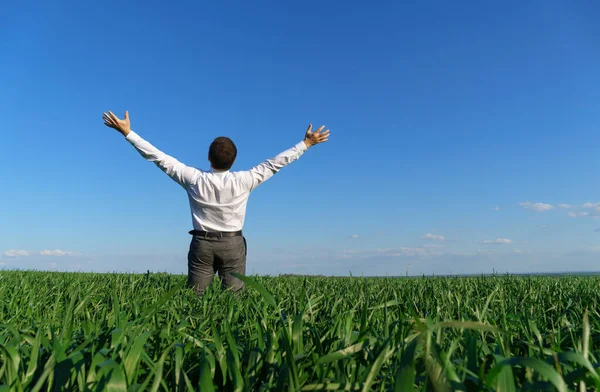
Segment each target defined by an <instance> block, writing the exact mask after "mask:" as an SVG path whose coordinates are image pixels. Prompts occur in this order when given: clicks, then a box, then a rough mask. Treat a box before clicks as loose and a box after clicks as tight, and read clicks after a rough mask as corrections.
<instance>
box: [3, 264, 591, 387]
mask: <svg viewBox="0 0 600 392" xmlns="http://www.w3.org/2000/svg"><path fill="white" fill-rule="evenodd" d="M246 279H248V281H247V289H246V290H245V292H244V293H243V294H241V295H239V296H236V295H234V294H232V293H229V292H222V291H221V290H220V289H219V288H218V286H217V285H216V284H215V285H213V286H212V287H211V288H209V290H208V291H207V293H206V295H205V296H203V297H201V298H199V297H196V296H195V295H194V294H193V293H192V292H190V291H189V290H187V289H186V288H185V287H184V284H185V277H183V276H169V275H160V274H158V275H154V274H150V275H123V274H106V275H101V274H67V273H44V272H19V271H4V272H0V298H1V300H0V391H55V390H90V391H91V390H110V391H138V390H139V391H142V390H144V391H146V390H149V391H158V390H160V391H163V390H164V391H179V390H180V391H184V390H202V391H212V390H225V391H260V390H289V391H292V390H297V391H300V390H304V391H322V390H330V391H333V390H336V391H339V390H364V391H366V390H374V391H388V390H394V391H410V390H438V391H450V390H463V391H471V390H490V391H491V390H495V391H515V390H532V391H540V390H586V389H587V390H595V389H600V376H599V373H600V370H599V369H598V367H599V358H600V351H599V348H600V334H599V331H600V317H599V314H598V299H599V294H598V293H599V290H598V288H599V287H600V278H597V277H561V278H557V277H510V276H492V277H467V278H413V279H405V278H389V279H388V278H321V277H315V278H306V279H305V278H300V277H285V278H275V277H250V278H246Z"/></svg>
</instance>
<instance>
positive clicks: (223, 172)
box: [208, 167, 229, 174]
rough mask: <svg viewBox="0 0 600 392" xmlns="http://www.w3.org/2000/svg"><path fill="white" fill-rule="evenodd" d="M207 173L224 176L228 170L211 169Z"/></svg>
mask: <svg viewBox="0 0 600 392" xmlns="http://www.w3.org/2000/svg"><path fill="white" fill-rule="evenodd" d="M208 172H209V173H215V174H225V173H229V170H215V169H213V168H212V167H211V168H210V170H209V171H208Z"/></svg>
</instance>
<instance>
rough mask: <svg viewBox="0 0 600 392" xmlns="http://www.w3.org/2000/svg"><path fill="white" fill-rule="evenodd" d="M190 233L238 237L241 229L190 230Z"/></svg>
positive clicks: (202, 235)
mask: <svg viewBox="0 0 600 392" xmlns="http://www.w3.org/2000/svg"><path fill="white" fill-rule="evenodd" d="M190 234H191V235H197V236H199V237H204V238H208V237H219V238H221V237H238V236H241V235H242V231H241V230H239V231H204V230H191V231H190Z"/></svg>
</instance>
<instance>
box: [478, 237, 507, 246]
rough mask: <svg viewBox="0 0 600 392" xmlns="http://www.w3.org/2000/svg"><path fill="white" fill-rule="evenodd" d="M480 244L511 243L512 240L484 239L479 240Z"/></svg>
mask: <svg viewBox="0 0 600 392" xmlns="http://www.w3.org/2000/svg"><path fill="white" fill-rule="evenodd" d="M481 243H482V244H503V245H504V244H512V240H509V239H508V238H496V239H495V240H484V241H481Z"/></svg>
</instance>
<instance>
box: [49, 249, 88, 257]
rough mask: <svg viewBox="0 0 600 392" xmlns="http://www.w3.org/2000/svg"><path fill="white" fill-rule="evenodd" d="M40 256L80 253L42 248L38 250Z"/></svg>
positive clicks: (79, 254) (75, 254)
mask: <svg viewBox="0 0 600 392" xmlns="http://www.w3.org/2000/svg"><path fill="white" fill-rule="evenodd" d="M40 256H81V253H77V252H70V251H68V250H60V249H54V250H43V251H41V252H40Z"/></svg>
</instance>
